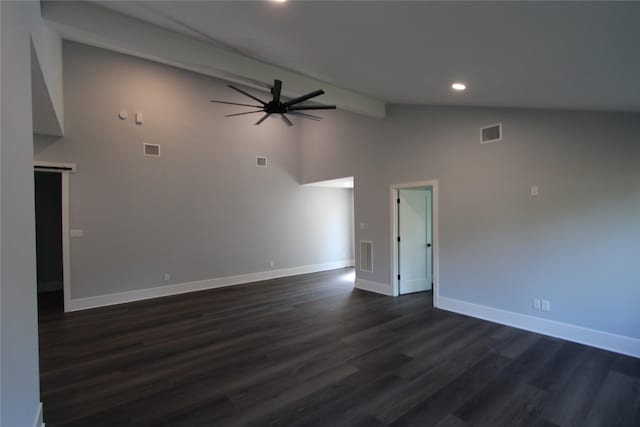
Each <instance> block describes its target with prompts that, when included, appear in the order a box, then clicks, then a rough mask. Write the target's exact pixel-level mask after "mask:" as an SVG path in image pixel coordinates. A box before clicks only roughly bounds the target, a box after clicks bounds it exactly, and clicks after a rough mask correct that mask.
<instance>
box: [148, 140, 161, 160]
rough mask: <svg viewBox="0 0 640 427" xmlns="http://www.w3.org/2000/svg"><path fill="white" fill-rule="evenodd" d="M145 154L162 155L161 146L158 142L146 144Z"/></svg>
mask: <svg viewBox="0 0 640 427" xmlns="http://www.w3.org/2000/svg"><path fill="white" fill-rule="evenodd" d="M144 155H145V156H150V157H160V146H159V145H158V144H147V143H145V144H144Z"/></svg>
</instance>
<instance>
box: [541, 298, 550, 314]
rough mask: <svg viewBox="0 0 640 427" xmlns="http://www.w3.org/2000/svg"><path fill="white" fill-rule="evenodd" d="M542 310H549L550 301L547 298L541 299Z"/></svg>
mask: <svg viewBox="0 0 640 427" xmlns="http://www.w3.org/2000/svg"><path fill="white" fill-rule="evenodd" d="M542 311H551V303H550V302H549V300H546V299H543V300H542Z"/></svg>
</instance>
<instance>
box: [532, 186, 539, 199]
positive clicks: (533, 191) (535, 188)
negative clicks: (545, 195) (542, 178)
mask: <svg viewBox="0 0 640 427" xmlns="http://www.w3.org/2000/svg"><path fill="white" fill-rule="evenodd" d="M531 195H532V196H537V195H538V186H537V185H532V186H531Z"/></svg>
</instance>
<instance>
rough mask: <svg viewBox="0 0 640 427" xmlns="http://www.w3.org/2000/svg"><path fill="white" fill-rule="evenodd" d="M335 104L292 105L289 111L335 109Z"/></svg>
mask: <svg viewBox="0 0 640 427" xmlns="http://www.w3.org/2000/svg"><path fill="white" fill-rule="evenodd" d="M335 109H336V106H335V105H298V106H297V107H296V106H295V105H294V106H293V107H289V111H299V110H335Z"/></svg>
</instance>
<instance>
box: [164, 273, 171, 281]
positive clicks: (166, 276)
mask: <svg viewBox="0 0 640 427" xmlns="http://www.w3.org/2000/svg"><path fill="white" fill-rule="evenodd" d="M169 280H171V275H170V274H169V273H164V281H165V282H168V281H169Z"/></svg>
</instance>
